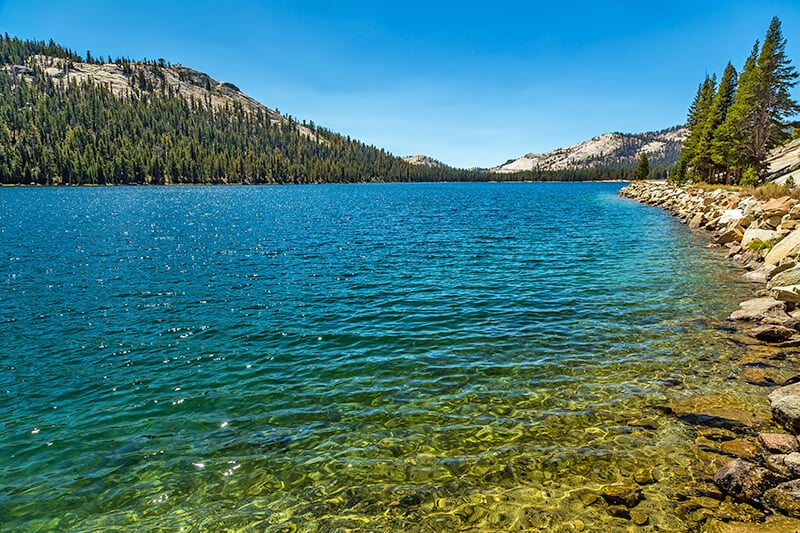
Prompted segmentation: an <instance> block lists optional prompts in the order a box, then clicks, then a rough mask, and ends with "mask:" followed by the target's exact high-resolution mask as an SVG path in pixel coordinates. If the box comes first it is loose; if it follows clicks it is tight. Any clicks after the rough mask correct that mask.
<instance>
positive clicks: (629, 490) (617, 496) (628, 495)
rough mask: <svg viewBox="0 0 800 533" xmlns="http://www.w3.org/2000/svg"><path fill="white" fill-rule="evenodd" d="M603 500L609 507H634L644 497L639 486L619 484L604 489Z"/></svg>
mask: <svg viewBox="0 0 800 533" xmlns="http://www.w3.org/2000/svg"><path fill="white" fill-rule="evenodd" d="M601 494H602V496H603V499H604V500H605V501H606V502H608V504H609V505H624V506H625V507H629V508H630V507H634V506H635V505H636V504H637V503H639V499H640V498H641V497H642V492H641V489H639V487H638V486H637V485H628V484H619V485H608V486H607V487H603V491H602V493H601Z"/></svg>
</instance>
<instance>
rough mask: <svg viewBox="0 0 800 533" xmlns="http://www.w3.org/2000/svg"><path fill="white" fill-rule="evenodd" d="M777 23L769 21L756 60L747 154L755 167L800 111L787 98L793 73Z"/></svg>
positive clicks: (783, 137) (786, 135)
mask: <svg viewBox="0 0 800 533" xmlns="http://www.w3.org/2000/svg"><path fill="white" fill-rule="evenodd" d="M785 49H786V39H784V38H783V33H782V32H781V21H780V20H779V19H778V17H773V18H772V21H771V22H770V25H769V29H768V30H767V35H766V37H765V38H764V44H763V45H762V46H761V53H760V54H759V56H758V68H757V71H756V84H755V90H754V104H755V105H754V109H753V133H752V138H751V143H750V144H749V145H748V146H747V149H748V153H749V154H750V156H751V157H752V158H753V159H754V160H755V161H756V163H757V165H758V166H759V167H762V166H763V163H764V160H765V159H766V157H767V152H768V151H769V150H770V149H772V148H774V147H775V146H778V145H779V144H781V143H782V142H784V141H785V140H786V139H788V138H789V132H788V131H786V129H787V124H786V123H785V119H786V118H788V117H791V116H793V115H795V114H796V113H797V112H798V111H800V107H798V105H797V102H795V101H794V100H793V99H792V97H791V94H790V90H791V88H792V87H794V86H795V85H797V72H796V71H795V69H794V67H793V66H792V64H791V61H790V60H789V59H788V58H787V57H786V51H785Z"/></svg>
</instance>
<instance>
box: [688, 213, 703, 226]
mask: <svg viewBox="0 0 800 533" xmlns="http://www.w3.org/2000/svg"><path fill="white" fill-rule="evenodd" d="M705 223H706V217H705V215H704V214H703V213H697V214H696V215H694V216H693V217H692V219H691V220H689V227H690V228H692V229H697V228H700V227H702V226H703V225H704V224H705Z"/></svg>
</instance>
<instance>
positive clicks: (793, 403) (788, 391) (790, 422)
mask: <svg viewBox="0 0 800 533" xmlns="http://www.w3.org/2000/svg"><path fill="white" fill-rule="evenodd" d="M769 404H770V409H771V410H772V417H773V418H774V419H775V420H776V421H777V422H778V423H780V424H782V425H783V427H785V428H786V429H788V430H789V431H791V432H792V433H794V434H795V435H797V434H798V433H800V383H793V384H791V385H786V386H785V387H781V388H779V389H775V390H774V391H772V392H771V393H770V395H769Z"/></svg>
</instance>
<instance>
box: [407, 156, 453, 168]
mask: <svg viewBox="0 0 800 533" xmlns="http://www.w3.org/2000/svg"><path fill="white" fill-rule="evenodd" d="M403 160H404V161H405V162H406V163H411V164H412V165H417V166H421V167H428V168H450V167H449V166H448V165H445V164H444V163H442V162H441V161H439V160H438V159H434V158H432V157H430V156H427V155H410V156H408V157H404V158H403Z"/></svg>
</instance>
